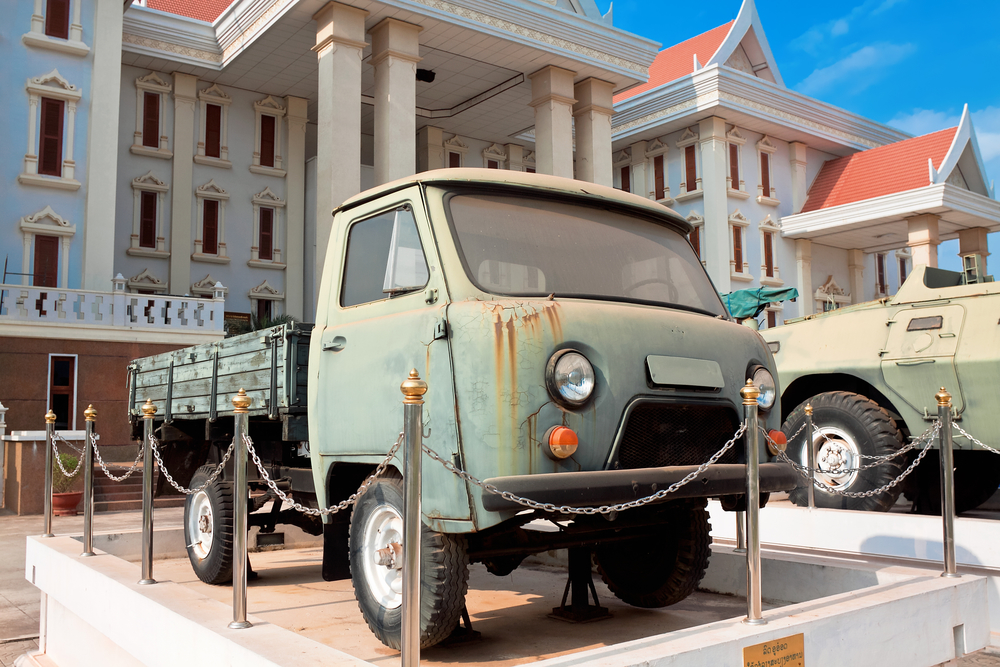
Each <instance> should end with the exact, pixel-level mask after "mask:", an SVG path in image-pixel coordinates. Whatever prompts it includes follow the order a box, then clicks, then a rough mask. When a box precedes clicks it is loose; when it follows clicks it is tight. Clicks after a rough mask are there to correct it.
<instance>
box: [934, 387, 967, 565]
mask: <svg viewBox="0 0 1000 667" xmlns="http://www.w3.org/2000/svg"><path fill="white" fill-rule="evenodd" d="M934 398H936V399H937V405H938V419H939V420H941V433H940V434H939V435H938V444H939V445H940V451H941V521H942V523H943V533H944V536H943V537H944V544H943V545H942V546H943V547H944V572H943V573H941V576H942V577H952V578H958V577H960V576H962V575H960V574H959V573H958V569H957V563H956V560H955V455H954V452H953V451H952V447H953V444H954V443H953V442H952V430H951V394H949V393H948V391H947V390H946V389H945V388H944V387H941V389H940V390H939V391H938V393H937V394H936V395H935V396H934Z"/></svg>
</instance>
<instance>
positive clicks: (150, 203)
mask: <svg viewBox="0 0 1000 667" xmlns="http://www.w3.org/2000/svg"><path fill="white" fill-rule="evenodd" d="M158 199H159V195H157V194H156V193H155V192H143V193H140V196H139V247H140V248H155V247H156V208H157V204H158V203H159V201H158Z"/></svg>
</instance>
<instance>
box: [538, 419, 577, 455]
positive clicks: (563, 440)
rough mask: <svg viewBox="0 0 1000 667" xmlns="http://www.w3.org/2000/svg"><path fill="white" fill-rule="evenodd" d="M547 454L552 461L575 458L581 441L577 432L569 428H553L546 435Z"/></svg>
mask: <svg viewBox="0 0 1000 667" xmlns="http://www.w3.org/2000/svg"><path fill="white" fill-rule="evenodd" d="M545 444H546V445H547V447H546V449H545V454H546V456H548V457H549V458H550V459H553V460H555V461H561V460H563V459H565V458H569V457H570V456H573V454H574V453H575V452H576V448H577V446H578V445H579V444H580V439H579V438H578V437H577V436H576V432H575V431H573V429H571V428H569V427H567V426H553V427H552V428H550V429H549V430H548V431H547V432H546V433H545Z"/></svg>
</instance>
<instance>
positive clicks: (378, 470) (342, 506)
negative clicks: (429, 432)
mask: <svg viewBox="0 0 1000 667" xmlns="http://www.w3.org/2000/svg"><path fill="white" fill-rule="evenodd" d="M243 442H244V443H246V446H247V452H248V453H249V454H250V458H251V459H253V463H254V465H255V466H257V470H258V471H260V476H261V477H262V478H263V480H264V482H266V483H267V486H268V488H270V489H271V491H272V492H273V493H274V495H276V496H278V498H280V499H281V501H282V502H284V503H288V504H290V505H291V506H292V509H294V510H296V511H297V512H302V513H303V514H309V515H312V516H327V515H329V514H336V513H337V512H340V511H342V510H346V509H347V508H348V507H350V506H351V505H353V504H354V502H355V501H356V500H357V499H358V496H360V495H361V494H362V493H364V492H365V491H366V490H367V489H368V487H369V486H371V485H372V483H373V482H374V481H375V479H376V478H377V477H378V476H379V475H381V474H382V473H383V472H385V469H386V467H387V466H388V465H389V462H390V461H392V459H393V457H395V456H396V452H397V451H398V450H399V448H400V446H401V445H402V444H403V434H402V433H400V434H399V437H398V438H396V442H395V444H393V446H392V447H391V448H390V449H389V453H388V454H386V455H385V458H384V459H383V460H382V462H381V463H379V464H378V465H377V466H376V467H375V472H373V473H372V474H371V475H369V476H368V478H367V479H366V480H365V481H364V482H363V483H362V484H361V486H359V487H358V490H357V491H355V492H354V493H352V494H351V495H350V496H349V497H348V498H347V500H341V501H340V502H339V503H337V504H336V505H334V506H333V507H325V508H319V509H317V508H313V507H306V506H305V505H301V504H299V503H297V502H295V501H294V500H292V499H291V497H290V496H289V495H288V494H287V493H285V492H284V491H282V490H281V489H279V488H278V485H277V484H276V483H275V482H274V480H272V479H271V476H270V475H269V474H268V473H267V470H266V469H265V468H264V464H263V463H262V462H261V460H260V457H259V456H257V451H256V450H255V449H254V448H253V440H251V439H250V436H249V435H247V434H244V435H243ZM230 449H232V448H231V447H230Z"/></svg>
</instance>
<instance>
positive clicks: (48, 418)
mask: <svg viewBox="0 0 1000 667" xmlns="http://www.w3.org/2000/svg"><path fill="white" fill-rule="evenodd" d="M55 432H56V413H54V412H52V410H49V411H48V412H46V413H45V533H44V534H43V535H42V537H55V534H54V533H53V532H52V465H53V461H52V448H53V446H54V444H53V437H54V436H55Z"/></svg>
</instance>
